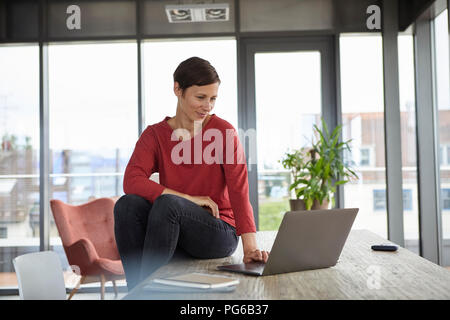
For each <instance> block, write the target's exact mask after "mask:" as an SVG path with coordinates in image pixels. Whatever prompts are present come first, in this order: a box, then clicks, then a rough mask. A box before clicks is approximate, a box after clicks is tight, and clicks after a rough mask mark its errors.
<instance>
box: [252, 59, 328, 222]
mask: <svg viewBox="0 0 450 320" xmlns="http://www.w3.org/2000/svg"><path fill="white" fill-rule="evenodd" d="M281 80H282V81H281ZM255 86H256V132H257V150H258V154H257V157H258V201H259V230H277V229H278V227H279V225H280V223H281V220H282V218H283V214H284V213H285V212H286V211H289V210H290V209H289V198H290V197H291V195H290V192H289V186H290V184H291V176H290V171H289V170H286V169H284V168H283V166H282V165H281V163H280V161H281V159H282V158H283V157H284V155H285V153H286V152H287V151H289V150H291V151H292V150H293V149H299V148H301V147H306V146H310V145H311V139H312V134H313V125H314V124H319V122H320V115H321V106H322V101H321V97H322V96H321V65H320V52H318V51H297V52H277V53H257V54H255ZM293 197H294V196H293Z"/></svg>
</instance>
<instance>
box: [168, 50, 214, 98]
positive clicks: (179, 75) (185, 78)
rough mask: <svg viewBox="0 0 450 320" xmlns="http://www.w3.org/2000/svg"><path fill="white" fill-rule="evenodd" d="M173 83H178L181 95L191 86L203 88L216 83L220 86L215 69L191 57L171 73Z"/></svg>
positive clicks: (202, 60)
mask: <svg viewBox="0 0 450 320" xmlns="http://www.w3.org/2000/svg"><path fill="white" fill-rule="evenodd" d="M173 81H176V82H178V83H179V85H180V89H181V90H182V91H183V93H184V90H186V89H187V88H189V87H191V86H205V85H208V84H213V83H216V82H218V83H219V84H220V78H219V75H218V74H217V71H216V69H215V68H214V67H213V66H212V65H211V64H210V63H209V61H207V60H205V59H202V58H199V57H191V58H189V59H187V60H184V61H183V62H181V63H180V64H179V65H178V67H177V69H176V70H175V72H174V73H173Z"/></svg>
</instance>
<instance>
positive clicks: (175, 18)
mask: <svg viewBox="0 0 450 320" xmlns="http://www.w3.org/2000/svg"><path fill="white" fill-rule="evenodd" d="M165 8H166V14H167V18H168V19H169V22H170V23H183V22H184V23H186V22H219V21H228V20H229V17H230V6H229V4H228V3H210V4H188V5H182V4H180V5H166V7H165Z"/></svg>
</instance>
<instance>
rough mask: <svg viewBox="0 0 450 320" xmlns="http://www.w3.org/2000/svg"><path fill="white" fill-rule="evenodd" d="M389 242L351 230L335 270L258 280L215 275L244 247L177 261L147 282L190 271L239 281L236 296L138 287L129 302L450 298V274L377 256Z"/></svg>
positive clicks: (264, 242)
mask: <svg viewBox="0 0 450 320" xmlns="http://www.w3.org/2000/svg"><path fill="white" fill-rule="evenodd" d="M275 236H276V231H260V232H258V233H257V239H258V244H259V246H260V248H261V249H264V250H268V251H270V249H271V247H272V244H273V241H274V240H275ZM387 242H389V241H387V240H386V239H383V238H381V237H380V236H378V235H376V234H374V233H372V232H370V231H367V230H352V231H351V232H350V234H349V237H348V239H347V242H346V244H345V246H344V249H343V251H342V253H341V256H340V258H339V261H338V263H337V264H336V265H335V266H334V267H331V268H326V269H318V270H308V271H300V272H292V273H285V274H279V275H273V276H264V277H254V276H248V275H243V274H237V273H230V272H223V271H218V270H216V267H217V266H218V265H221V264H226V263H241V262H242V243H241V242H240V243H239V246H238V248H237V249H236V251H235V253H234V254H233V255H232V256H231V257H228V258H223V259H211V260H199V259H191V258H189V259H180V260H177V259H173V260H172V261H171V262H170V263H169V264H167V265H166V266H163V267H161V268H160V269H158V270H157V271H156V272H155V273H153V274H152V275H151V276H150V277H149V278H148V279H147V280H150V279H153V278H159V277H167V276H171V275H177V274H184V273H189V272H204V273H210V274H220V275H227V276H232V277H235V278H238V279H239V281H240V283H239V285H238V286H237V287H236V290H235V291H234V292H232V293H200V294H198V293H188V294H186V293H183V294H175V293H170V294H165V293H164V294H161V293H158V294H155V293H152V294H150V293H145V292H143V291H142V286H143V285H144V284H145V281H144V282H143V283H141V284H139V285H138V286H136V287H135V288H134V289H133V290H131V292H130V293H129V294H128V295H126V296H125V297H124V299H134V300H140V299H161V300H162V299H175V300H177V299H192V300H197V299H201V300H208V299H214V300H228V299H237V300H261V299H262V300H264V299H274V300H278V299H286V300H287V299H306V300H311V299H357V300H360V299H395V300H397V299H450V271H449V270H447V269H445V268H443V267H441V266H439V265H436V264H434V263H432V262H430V261H428V260H426V259H424V258H422V257H420V256H418V255H416V254H415V253H413V252H411V251H409V250H406V249H404V248H399V250H398V251H397V252H382V251H373V250H372V249H371V248H370V247H371V245H373V244H379V243H387Z"/></svg>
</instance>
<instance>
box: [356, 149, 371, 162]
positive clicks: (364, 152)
mask: <svg viewBox="0 0 450 320" xmlns="http://www.w3.org/2000/svg"><path fill="white" fill-rule="evenodd" d="M359 151H360V153H361V155H360V160H359V165H360V166H370V165H372V161H371V155H372V153H371V149H370V148H361V149H360V150H359Z"/></svg>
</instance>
